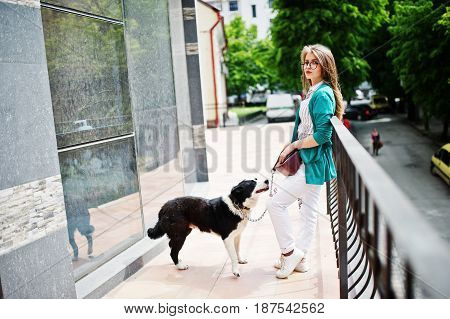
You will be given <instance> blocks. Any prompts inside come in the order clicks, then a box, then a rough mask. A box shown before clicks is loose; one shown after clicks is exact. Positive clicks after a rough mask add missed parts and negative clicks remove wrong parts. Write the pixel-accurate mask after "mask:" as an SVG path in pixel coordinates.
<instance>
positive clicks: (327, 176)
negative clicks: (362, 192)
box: [291, 83, 337, 185]
mask: <svg viewBox="0 0 450 319" xmlns="http://www.w3.org/2000/svg"><path fill="white" fill-rule="evenodd" d="M308 108H309V114H310V115H311V119H312V122H313V129H314V134H313V137H314V140H315V141H316V142H317V144H319V145H318V146H316V147H311V148H302V149H300V150H299V151H298V152H299V155H300V157H301V158H302V160H303V163H304V164H305V174H306V184H315V185H322V184H323V183H325V182H328V181H330V180H331V179H333V178H336V176H337V174H336V167H335V166H334V161H333V151H332V147H331V146H332V143H331V135H332V133H333V125H332V124H331V118H332V117H333V115H334V112H335V110H336V101H335V99H334V94H333V90H332V89H331V87H330V86H329V85H328V84H326V83H322V85H320V86H319V88H318V89H317V90H316V91H315V92H314V93H313V95H312V96H311V99H310V100H309V105H308ZM299 109H300V108H299ZM299 124H300V115H299V110H297V112H296V115H295V126H294V131H293V133H292V140H291V142H295V141H296V140H298V126H299Z"/></svg>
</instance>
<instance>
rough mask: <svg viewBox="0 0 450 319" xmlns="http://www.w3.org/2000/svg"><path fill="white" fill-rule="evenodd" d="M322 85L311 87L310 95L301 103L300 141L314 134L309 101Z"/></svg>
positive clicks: (317, 84)
mask: <svg viewBox="0 0 450 319" xmlns="http://www.w3.org/2000/svg"><path fill="white" fill-rule="evenodd" d="M322 83H323V81H320V82H319V83H316V84H314V85H313V86H311V87H310V88H309V90H308V93H307V94H306V97H305V99H304V100H303V101H302V102H301V103H300V107H299V108H298V110H299V112H300V125H299V126H298V139H299V140H303V139H305V138H306V137H307V136H309V135H313V134H314V127H313V122H312V119H311V115H310V114H309V100H311V96H312V95H313V93H314V92H315V91H316V90H317V89H318V88H319V86H320V85H321V84H322Z"/></svg>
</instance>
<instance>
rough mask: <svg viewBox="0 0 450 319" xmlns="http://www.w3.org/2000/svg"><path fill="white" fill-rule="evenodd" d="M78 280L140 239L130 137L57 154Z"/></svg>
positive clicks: (138, 202)
mask: <svg viewBox="0 0 450 319" xmlns="http://www.w3.org/2000/svg"><path fill="white" fill-rule="evenodd" d="M59 160H60V167H61V177H62V183H63V189H64V201H65V204H66V215H67V228H68V232H69V243H70V246H69V250H70V253H71V254H72V256H73V258H72V259H73V267H74V273H75V277H76V279H79V278H80V277H82V276H83V275H85V274H87V273H88V272H90V271H92V270H93V269H94V268H95V267H98V265H99V264H101V263H104V262H105V261H107V260H108V259H110V258H112V257H113V256H114V255H116V254H118V253H119V252H121V251H123V250H125V249H126V248H127V247H129V246H130V245H131V244H133V243H135V242H136V241H137V240H138V239H140V238H142V219H141V217H142V215H141V206H140V198H139V187H138V177H137V173H136V157H135V148H134V139H133V138H132V137H130V138H126V139H121V140H116V141H111V142H107V143H103V144H99V145H92V146H88V147H82V148H78V149H75V150H70V151H65V152H61V153H60V154H59Z"/></svg>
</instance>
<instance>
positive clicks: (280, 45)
mask: <svg viewBox="0 0 450 319" xmlns="http://www.w3.org/2000/svg"><path fill="white" fill-rule="evenodd" d="M386 4H387V0H358V1H356V0H340V1H338V0H317V1H307V0H296V1H294V0H275V1H274V3H273V6H274V8H275V10H276V11H277V15H276V17H275V18H274V19H273V21H272V26H271V35H272V41H273V44H274V46H275V50H276V59H275V63H276V65H277V67H278V71H279V76H280V78H281V79H283V80H284V81H285V83H286V85H287V86H289V87H291V88H292V89H300V88H301V83H300V74H301V73H300V71H301V70H300V52H301V49H302V48H303V46H305V45H307V44H314V43H321V44H323V45H326V46H328V47H329V48H330V49H331V51H332V52H333V55H334V57H335V60H336V64H337V68H338V72H339V76H340V83H341V87H342V93H343V95H344V98H346V99H347V100H348V99H349V98H350V97H351V96H352V95H353V94H354V88H355V87H356V86H357V85H358V84H360V83H361V82H362V81H363V80H364V79H366V78H367V77H368V72H369V64H368V63H367V61H366V60H365V59H364V58H363V56H364V49H365V48H367V46H368V43H369V35H370V34H371V33H372V32H375V31H376V30H377V29H378V28H379V27H380V25H381V24H382V22H383V21H385V19H386V16H387V13H386V11H385V6H386Z"/></svg>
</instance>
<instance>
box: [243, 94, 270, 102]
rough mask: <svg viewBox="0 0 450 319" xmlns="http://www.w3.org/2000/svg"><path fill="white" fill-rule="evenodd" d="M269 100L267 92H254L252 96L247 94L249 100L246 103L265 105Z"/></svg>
mask: <svg viewBox="0 0 450 319" xmlns="http://www.w3.org/2000/svg"><path fill="white" fill-rule="evenodd" d="M266 102H267V95H266V93H261V92H257V93H253V94H252V95H251V96H250V95H248V96H247V102H246V105H264V104H266Z"/></svg>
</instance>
